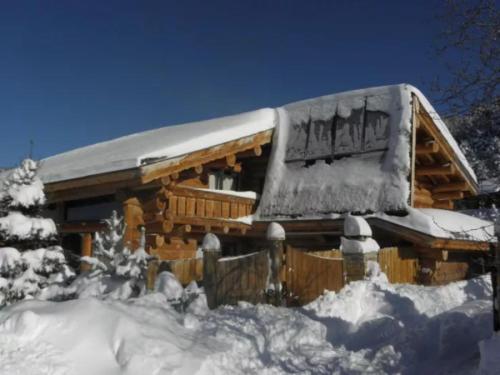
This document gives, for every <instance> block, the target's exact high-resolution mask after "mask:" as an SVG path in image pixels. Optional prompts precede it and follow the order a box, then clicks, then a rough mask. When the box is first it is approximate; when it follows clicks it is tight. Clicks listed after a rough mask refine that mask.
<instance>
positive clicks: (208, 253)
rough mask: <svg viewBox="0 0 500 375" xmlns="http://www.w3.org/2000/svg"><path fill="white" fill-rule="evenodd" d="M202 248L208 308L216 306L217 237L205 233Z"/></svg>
mask: <svg viewBox="0 0 500 375" xmlns="http://www.w3.org/2000/svg"><path fill="white" fill-rule="evenodd" d="M201 248H202V250H203V287H204V288H205V294H206V296H207V304H208V307H209V308H210V309H215V308H216V307H217V261H218V260H219V258H220V257H221V247H220V241H219V238H218V237H217V236H216V235H215V234H213V233H207V234H206V235H205V237H204V238H203V242H202V245H201Z"/></svg>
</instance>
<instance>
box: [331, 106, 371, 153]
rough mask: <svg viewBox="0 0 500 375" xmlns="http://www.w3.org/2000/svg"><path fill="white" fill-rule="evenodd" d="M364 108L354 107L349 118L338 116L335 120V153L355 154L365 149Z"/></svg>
mask: <svg viewBox="0 0 500 375" xmlns="http://www.w3.org/2000/svg"><path fill="white" fill-rule="evenodd" d="M363 112H364V108H360V109H353V110H352V111H351V115H350V116H349V117H347V118H342V117H337V118H336V121H335V147H334V153H335V155H336V156H337V155H343V154H353V153H358V152H362V151H363V143H362V137H363Z"/></svg>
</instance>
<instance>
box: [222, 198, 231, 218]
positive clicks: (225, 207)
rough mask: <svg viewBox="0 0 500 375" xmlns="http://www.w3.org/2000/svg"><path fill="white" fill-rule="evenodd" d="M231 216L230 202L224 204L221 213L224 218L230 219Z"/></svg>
mask: <svg viewBox="0 0 500 375" xmlns="http://www.w3.org/2000/svg"><path fill="white" fill-rule="evenodd" d="M230 215H231V204H230V202H222V211H221V215H220V216H221V217H222V218H229V217H230Z"/></svg>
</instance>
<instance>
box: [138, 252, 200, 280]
mask: <svg viewBox="0 0 500 375" xmlns="http://www.w3.org/2000/svg"><path fill="white" fill-rule="evenodd" d="M162 271H168V272H172V273H173V274H174V275H175V277H176V278H177V280H179V282H180V283H181V284H182V285H184V286H185V285H187V284H189V283H190V282H191V281H196V282H199V281H202V280H203V258H188V259H177V260H164V261H155V262H152V264H151V265H150V267H149V276H148V279H149V281H148V285H150V286H151V287H152V286H153V285H154V279H155V278H156V274H158V273H160V272H162Z"/></svg>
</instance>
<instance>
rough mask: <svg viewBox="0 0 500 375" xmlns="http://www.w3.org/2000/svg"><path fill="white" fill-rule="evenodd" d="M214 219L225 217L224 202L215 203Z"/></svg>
mask: <svg viewBox="0 0 500 375" xmlns="http://www.w3.org/2000/svg"><path fill="white" fill-rule="evenodd" d="M213 216H214V217H223V216H222V202H221V201H214V215H213Z"/></svg>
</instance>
